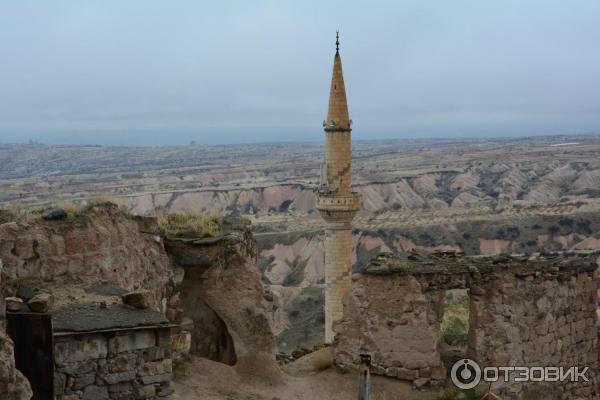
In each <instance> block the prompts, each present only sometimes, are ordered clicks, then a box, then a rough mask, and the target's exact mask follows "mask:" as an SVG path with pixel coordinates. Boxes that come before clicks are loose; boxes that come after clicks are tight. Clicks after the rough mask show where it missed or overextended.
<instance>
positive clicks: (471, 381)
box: [450, 358, 481, 389]
mask: <svg viewBox="0 0 600 400" xmlns="http://www.w3.org/2000/svg"><path fill="white" fill-rule="evenodd" d="M450 378H451V379H452V383H454V385H456V387H457V388H459V389H473V388H474V387H475V386H477V385H479V382H480V381H481V368H479V364H477V363H476V362H475V361H473V360H469V359H468V358H465V359H464V360H458V361H457V362H456V363H454V365H453V366H452V369H451V370H450Z"/></svg>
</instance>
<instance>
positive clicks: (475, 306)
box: [468, 265, 599, 400]
mask: <svg viewBox="0 0 600 400" xmlns="http://www.w3.org/2000/svg"><path fill="white" fill-rule="evenodd" d="M596 287H597V272H596V271H595V270H590V269H585V268H577V267H575V268H573V269H568V266H567V265H565V266H564V268H562V269H561V268H559V267H551V268H549V269H547V270H544V271H520V270H517V271H506V272H505V273H499V274H493V275H489V276H483V277H480V278H479V279H477V280H476V282H474V283H473V284H472V285H471V291H470V324H471V329H470V336H469V350H468V356H469V358H472V359H474V360H477V362H478V363H479V364H480V365H481V366H551V367H554V366H556V367H561V366H562V367H571V366H579V367H589V372H588V377H589V378H590V382H588V383H586V382H580V383H571V382H565V383H561V382H552V383H546V384H544V385H542V384H536V385H534V384H531V383H529V384H518V383H514V382H510V383H507V384H505V383H503V382H498V383H497V384H494V388H495V392H496V391H497V392H498V393H502V394H503V395H504V398H505V399H513V398H514V399H519V398H535V397H534V396H535V395H536V394H537V395H539V394H544V396H543V398H544V399H550V400H552V399H577V398H581V399H597V398H599V397H598V387H597V383H598V381H597V374H598V334H597V328H596V324H597V317H596V309H597V290H596Z"/></svg>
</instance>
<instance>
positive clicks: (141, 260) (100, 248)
mask: <svg viewBox="0 0 600 400" xmlns="http://www.w3.org/2000/svg"><path fill="white" fill-rule="evenodd" d="M58 224H59V225H58ZM57 225H58V226H59V227H60V229H57ZM0 243H3V244H4V245H3V246H0V259H2V261H3V264H4V266H3V270H2V275H3V279H5V281H4V282H3V288H10V289H11V291H10V292H6V293H14V292H15V291H16V290H17V289H18V288H19V286H21V285H23V282H32V283H30V284H29V285H35V283H36V282H41V281H42V280H45V281H55V280H56V279H59V278H60V277H64V276H67V275H70V276H77V277H78V278H79V279H82V280H83V281H86V280H89V281H93V282H97V281H98V280H100V279H102V280H104V281H107V282H113V283H114V284H115V285H118V286H120V287H122V288H124V289H126V290H134V289H136V288H140V287H144V288H145V289H147V290H149V291H150V292H151V293H152V306H153V307H154V306H158V305H159V304H160V300H161V299H162V298H163V297H167V296H168V295H170V294H171V290H172V285H173V270H172V268H171V265H170V262H169V258H168V255H167V254H166V252H165V250H164V247H163V245H162V243H156V242H155V241H154V240H153V238H152V235H150V234H146V233H143V232H141V231H140V227H139V225H138V222H137V221H136V219H135V218H134V217H132V216H129V215H127V214H125V213H123V212H121V211H120V210H119V209H118V207H116V206H111V205H106V206H95V207H93V208H90V209H89V210H87V211H86V213H85V215H83V216H81V218H77V219H75V218H73V219H65V220H63V221H60V222H57V221H44V220H39V221H35V222H32V223H8V224H2V225H0ZM19 297H21V296H20V295H19ZM3 298H4V296H3V297H2V300H3ZM24 300H25V301H27V299H26V298H25V299H24Z"/></svg>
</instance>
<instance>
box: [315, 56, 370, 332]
mask: <svg viewBox="0 0 600 400" xmlns="http://www.w3.org/2000/svg"><path fill="white" fill-rule="evenodd" d="M350 125H351V120H350V117H349V114H348V103H347V100H346V88H345V85H344V76H343V71H342V59H341V57H340V54H339V52H338V51H337V49H336V54H335V57H334V60H333V74H332V77H331V88H330V91H329V106H328V109H327V119H326V120H325V121H324V122H323V126H324V128H325V171H326V174H325V175H326V176H325V177H324V178H325V187H321V188H319V192H318V193H317V210H319V213H320V214H321V216H322V217H323V219H324V220H325V221H326V222H327V224H328V226H327V229H326V239H325V283H326V289H325V341H326V342H331V341H333V339H334V332H333V329H332V327H333V322H334V321H336V320H338V319H340V318H341V317H342V311H343V306H342V300H343V297H344V295H345V294H346V292H347V291H348V289H349V287H350V283H351V274H352V249H353V246H352V219H353V218H354V215H355V214H356V213H357V212H358V210H359V209H360V195H359V194H358V193H354V192H352V163H351V161H352V160H351V159H352V135H351V128H350Z"/></svg>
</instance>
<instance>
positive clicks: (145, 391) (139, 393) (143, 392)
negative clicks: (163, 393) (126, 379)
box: [135, 385, 156, 399]
mask: <svg viewBox="0 0 600 400" xmlns="http://www.w3.org/2000/svg"><path fill="white" fill-rule="evenodd" d="M155 395H156V387H155V386H154V385H146V386H138V387H136V389H135V396H136V399H148V398H150V397H154V396H155Z"/></svg>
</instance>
